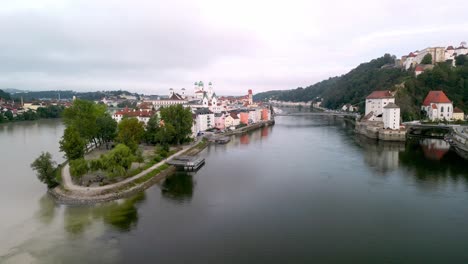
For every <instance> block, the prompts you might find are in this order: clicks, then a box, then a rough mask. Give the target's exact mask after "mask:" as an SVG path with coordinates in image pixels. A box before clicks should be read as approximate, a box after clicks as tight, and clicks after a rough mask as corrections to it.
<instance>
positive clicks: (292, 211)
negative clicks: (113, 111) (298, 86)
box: [0, 116, 468, 263]
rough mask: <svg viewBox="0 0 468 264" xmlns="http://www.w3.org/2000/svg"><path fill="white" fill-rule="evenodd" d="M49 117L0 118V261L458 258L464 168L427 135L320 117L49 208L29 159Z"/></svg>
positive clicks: (55, 130)
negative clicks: (197, 166) (181, 170)
mask: <svg viewBox="0 0 468 264" xmlns="http://www.w3.org/2000/svg"><path fill="white" fill-rule="evenodd" d="M63 129H64V127H63V125H62V124H61V123H60V121H59V120H52V121H50V120H47V121H39V122H32V123H29V122H25V123H15V124H6V125H1V126H0V148H1V152H0V153H1V157H0V176H1V184H0V205H1V207H0V208H1V212H2V213H1V218H0V263H467V262H468V250H467V245H468V192H467V191H468V181H467V179H468V162H467V161H465V160H462V159H461V158H459V157H458V156H457V155H456V154H455V153H454V152H452V151H450V150H449V149H448V146H447V145H446V144H445V143H444V142H443V141H439V140H427V139H426V140H420V141H419V140H418V141H414V142H409V143H407V144H406V145H405V144H395V143H392V144H390V143H386V144H383V143H377V142H375V141H371V140H366V139H365V138H362V137H359V136H356V135H355V134H354V132H353V131H352V128H351V125H349V124H347V123H345V122H344V121H343V120H340V119H333V118H329V117H317V116H315V117H312V116H302V117H292V116H290V117H278V118H277V123H276V125H275V126H274V127H270V128H264V129H262V130H258V131H255V132H253V133H251V134H247V135H243V136H238V137H234V138H233V140H232V141H231V142H230V143H229V144H227V145H217V146H210V147H209V148H208V149H206V150H205V151H204V152H202V153H201V155H202V156H204V157H205V158H206V165H205V166H204V167H203V168H202V169H201V170H200V171H198V172H197V173H196V174H194V175H187V174H176V175H174V176H172V177H170V178H169V179H168V180H166V181H165V182H164V183H162V184H160V185H155V186H153V187H152V188H150V189H148V190H147V191H146V192H143V193H141V194H139V195H136V196H135V197H132V198H129V199H124V200H121V201H117V202H111V203H106V204H102V205H96V206H89V207H72V206H64V205H57V204H55V203H54V201H53V200H51V199H50V198H49V197H48V196H47V195H46V194H45V192H46V189H45V187H44V186H43V185H42V184H41V183H39V182H38V181H37V179H36V177H35V175H34V173H33V172H32V171H31V169H30V168H29V164H30V163H31V162H32V160H34V158H36V157H37V156H38V155H39V153H40V152H41V151H43V150H44V151H49V152H51V153H52V154H53V155H54V158H55V159H56V160H57V161H62V160H63V158H62V155H61V154H60V153H59V152H58V143H57V142H58V140H59V138H60V137H61V135H62V133H63Z"/></svg>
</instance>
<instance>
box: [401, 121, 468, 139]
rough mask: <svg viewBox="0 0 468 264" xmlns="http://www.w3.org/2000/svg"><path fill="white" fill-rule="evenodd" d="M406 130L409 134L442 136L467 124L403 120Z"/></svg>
mask: <svg viewBox="0 0 468 264" xmlns="http://www.w3.org/2000/svg"><path fill="white" fill-rule="evenodd" d="M403 124H404V125H405V127H406V130H407V132H408V134H409V135H411V136H424V137H435V138H443V137H444V136H445V134H447V133H450V132H451V131H453V130H454V129H458V128H461V129H464V128H468V126H462V125H449V124H443V123H439V124H421V123H420V122H414V121H413V122H405V123H403Z"/></svg>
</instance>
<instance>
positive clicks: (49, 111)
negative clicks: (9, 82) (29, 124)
mask: <svg viewBox="0 0 468 264" xmlns="http://www.w3.org/2000/svg"><path fill="white" fill-rule="evenodd" d="M64 109H65V107H63V106H59V105H49V106H45V107H39V108H37V110H36V111H33V110H31V109H29V110H26V111H25V112H23V113H21V114H17V115H16V116H14V115H13V112H12V111H10V110H8V111H6V112H4V113H2V112H0V123H4V122H11V121H31V120H38V119H43V118H60V116H61V115H62V112H63V110H64Z"/></svg>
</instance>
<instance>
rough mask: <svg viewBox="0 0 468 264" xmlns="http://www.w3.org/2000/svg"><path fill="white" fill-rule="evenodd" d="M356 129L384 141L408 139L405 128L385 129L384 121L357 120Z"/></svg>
mask: <svg viewBox="0 0 468 264" xmlns="http://www.w3.org/2000/svg"><path fill="white" fill-rule="evenodd" d="M355 131H356V133H358V134H361V135H364V136H366V137H368V138H373V139H379V140H383V141H406V131H405V130H390V129H383V123H382V122H373V121H369V122H356V126H355Z"/></svg>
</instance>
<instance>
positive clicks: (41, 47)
mask: <svg viewBox="0 0 468 264" xmlns="http://www.w3.org/2000/svg"><path fill="white" fill-rule="evenodd" d="M0 1H1V2H0V89H4V88H17V89H26V90H55V89H71V90H76V91H96V90H114V89H124V90H129V91H133V92H139V93H145V94H167V93H168V91H169V88H174V89H175V90H176V91H178V90H179V89H181V88H186V89H187V90H188V91H189V92H190V91H193V88H194V82H196V81H200V80H201V81H203V82H204V83H208V82H210V81H211V82H212V83H213V87H214V90H215V91H216V93H217V94H221V95H240V94H245V93H246V92H247V90H248V89H252V90H253V91H254V93H258V92H262V91H268V90H283V89H294V88H297V87H306V86H308V85H311V84H314V83H316V82H318V81H321V80H324V79H327V78H329V77H332V76H337V75H341V74H345V73H346V72H348V71H349V70H351V69H352V68H354V67H356V66H357V65H359V63H362V62H366V61H369V60H371V59H374V58H377V57H380V56H382V55H383V54H385V53H390V54H394V55H396V56H398V57H400V56H401V55H405V54H408V53H409V52H410V51H414V50H421V49H424V48H426V47H429V46H448V45H453V46H457V45H459V44H460V42H462V41H468V19H466V11H467V10H468V1H466V0H452V1H449V2H440V1H439V2H435V1H434V2H430V1H427V0H426V1H419V0H413V1H402V0H353V1H337V0H306V1H296V0H289V1H271V0H269V1H255V0H236V1H222V0H201V1H194V0H191V1H189V0H187V1H184V0H171V1H167V0H164V1H163V0H151V1H150V0H148V1H143V0H79V1H78V0H75V1H72V0H40V1H38V0H15V1H8V0H0Z"/></svg>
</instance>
